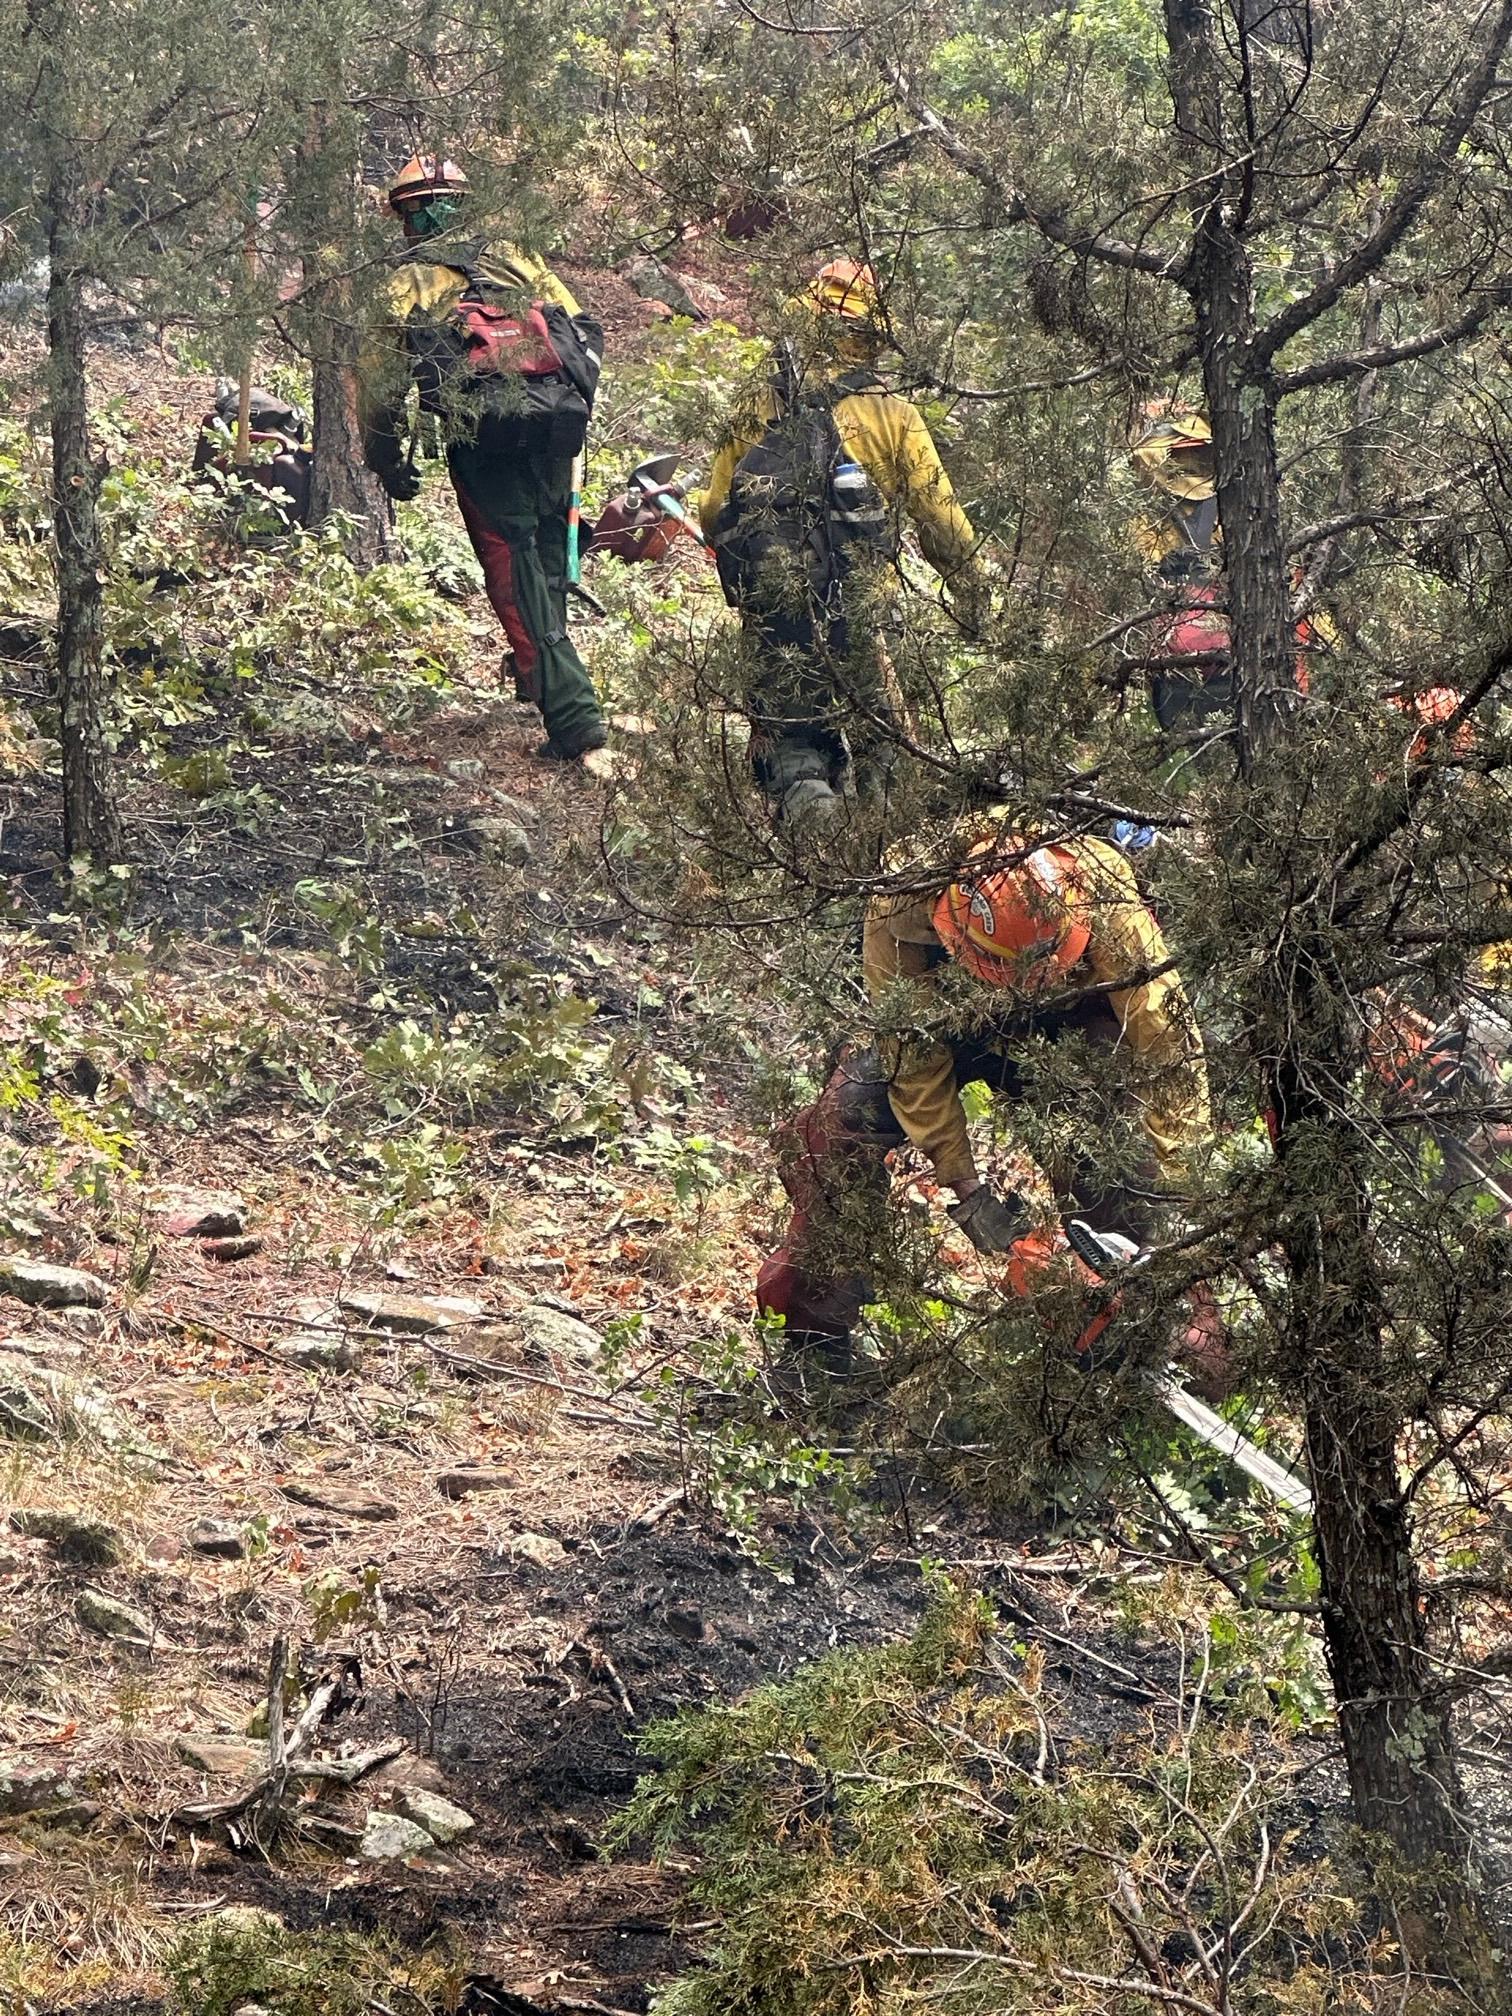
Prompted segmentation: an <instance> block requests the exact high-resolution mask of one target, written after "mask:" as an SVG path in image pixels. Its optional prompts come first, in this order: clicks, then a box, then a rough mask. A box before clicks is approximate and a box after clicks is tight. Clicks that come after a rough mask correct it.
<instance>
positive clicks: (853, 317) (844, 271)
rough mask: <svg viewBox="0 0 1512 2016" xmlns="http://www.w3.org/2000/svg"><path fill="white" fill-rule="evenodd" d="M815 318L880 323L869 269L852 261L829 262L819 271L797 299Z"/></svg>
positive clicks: (878, 302) (879, 303) (879, 301)
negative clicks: (834, 316) (821, 316)
mask: <svg viewBox="0 0 1512 2016" xmlns="http://www.w3.org/2000/svg"><path fill="white" fill-rule="evenodd" d="M799 298H800V299H801V300H802V302H803V303H804V305H805V307H808V308H811V309H812V310H813V312H814V313H815V314H816V315H836V316H838V317H839V318H840V320H841V321H843V322H865V323H867V324H868V325H875V324H878V323H879V322H880V319H881V308H882V297H881V294H880V293H879V291H878V288H877V276H876V274H875V272H874V271H873V270H872V268H871V267H870V266H863V265H862V264H861V263H860V262H859V261H858V260H855V259H831V260H829V261H828V262H827V263H826V264H825V265H823V266H821V267H820V268H819V271H818V272H817V273H816V274H815V275H814V277H813V279H812V280H810V282H809V284H808V286H807V287H806V288H805V289H804V291H803V293H802V295H801V296H800V297H799Z"/></svg>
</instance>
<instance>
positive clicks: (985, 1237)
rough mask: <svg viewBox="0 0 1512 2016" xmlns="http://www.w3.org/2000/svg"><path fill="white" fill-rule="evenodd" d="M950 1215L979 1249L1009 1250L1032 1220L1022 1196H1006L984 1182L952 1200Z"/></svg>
mask: <svg viewBox="0 0 1512 2016" xmlns="http://www.w3.org/2000/svg"><path fill="white" fill-rule="evenodd" d="M950 1215H951V1217H952V1218H953V1219H954V1220H955V1222H956V1223H957V1225H959V1226H960V1228H961V1230H962V1231H963V1232H964V1233H965V1234H966V1237H967V1238H968V1239H969V1240H970V1241H971V1243H972V1245H973V1246H975V1248H976V1250H977V1251H978V1253H1006V1252H1007V1251H1008V1248H1009V1247H1010V1246H1011V1245H1012V1244H1013V1242H1014V1240H1015V1239H1017V1238H1018V1237H1019V1235H1020V1233H1021V1232H1022V1231H1023V1229H1024V1227H1025V1225H1026V1224H1027V1223H1028V1221H1029V1214H1028V1212H1027V1211H1026V1210H1025V1209H1024V1200H1023V1198H1022V1197H1018V1196H1014V1195H1012V1194H1010V1195H1009V1196H1008V1197H1007V1198H1006V1199H1004V1198H1002V1197H999V1196H998V1195H997V1194H996V1192H995V1191H992V1190H989V1189H988V1188H987V1185H986V1184H985V1183H984V1184H983V1185H982V1187H981V1189H980V1190H973V1191H972V1193H971V1195H970V1196H969V1197H963V1198H962V1199H961V1201H960V1202H959V1203H958V1204H952V1205H951V1207H950Z"/></svg>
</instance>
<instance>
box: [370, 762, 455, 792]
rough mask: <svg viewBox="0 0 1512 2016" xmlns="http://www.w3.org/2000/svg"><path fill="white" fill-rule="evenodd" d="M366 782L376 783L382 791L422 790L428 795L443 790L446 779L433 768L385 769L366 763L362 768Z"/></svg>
mask: <svg viewBox="0 0 1512 2016" xmlns="http://www.w3.org/2000/svg"><path fill="white" fill-rule="evenodd" d="M362 779H363V782H364V783H366V784H376V785H377V786H378V787H379V789H380V790H382V791H393V792H396V793H407V792H422V793H424V794H425V796H427V797H429V796H430V794H431V793H432V792H435V791H444V790H445V789H446V779H445V778H444V777H442V776H440V775H438V773H437V772H436V771H434V770H422V769H420V767H419V766H418V765H417V766H416V767H415V768H414V769H413V770H385V769H382V768H376V769H375V768H374V767H373V765H372V764H366V765H364V767H363V770H362Z"/></svg>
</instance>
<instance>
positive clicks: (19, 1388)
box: [0, 1377, 56, 1442]
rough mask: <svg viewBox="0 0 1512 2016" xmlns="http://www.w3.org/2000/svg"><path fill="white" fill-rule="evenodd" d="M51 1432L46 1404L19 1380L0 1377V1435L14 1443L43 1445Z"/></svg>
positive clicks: (50, 1418)
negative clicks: (40, 1443) (37, 1443)
mask: <svg viewBox="0 0 1512 2016" xmlns="http://www.w3.org/2000/svg"><path fill="white" fill-rule="evenodd" d="M55 1433H56V1429H55V1427H54V1424H53V1418H52V1414H51V1412H50V1410H49V1409H48V1407H47V1404H46V1402H45V1401H43V1400H41V1399H39V1397H38V1396H37V1395H36V1394H35V1393H34V1392H33V1391H32V1389H31V1388H30V1386H27V1385H24V1384H23V1383H22V1382H21V1381H20V1380H19V1379H15V1378H11V1377H0V1435H8V1436H10V1437H11V1439H12V1440H13V1441H16V1442H45V1441H46V1440H47V1439H48V1438H49V1437H50V1436H51V1435H53V1434H55Z"/></svg>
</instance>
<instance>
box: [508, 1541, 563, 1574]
mask: <svg viewBox="0 0 1512 2016" xmlns="http://www.w3.org/2000/svg"><path fill="white" fill-rule="evenodd" d="M509 1551H510V1553H511V1554H512V1555H513V1557H514V1559H515V1560H516V1561H529V1562H531V1563H532V1564H533V1565H534V1566H535V1567H537V1568H559V1567H560V1566H561V1564H562V1563H563V1562H564V1561H565V1560H566V1559H567V1549H566V1548H565V1547H564V1546H563V1545H562V1543H561V1541H560V1540H553V1539H552V1537H551V1535H550V1534H549V1533H517V1534H516V1535H515V1537H514V1539H513V1540H512V1541H511V1542H510V1543H509Z"/></svg>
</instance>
